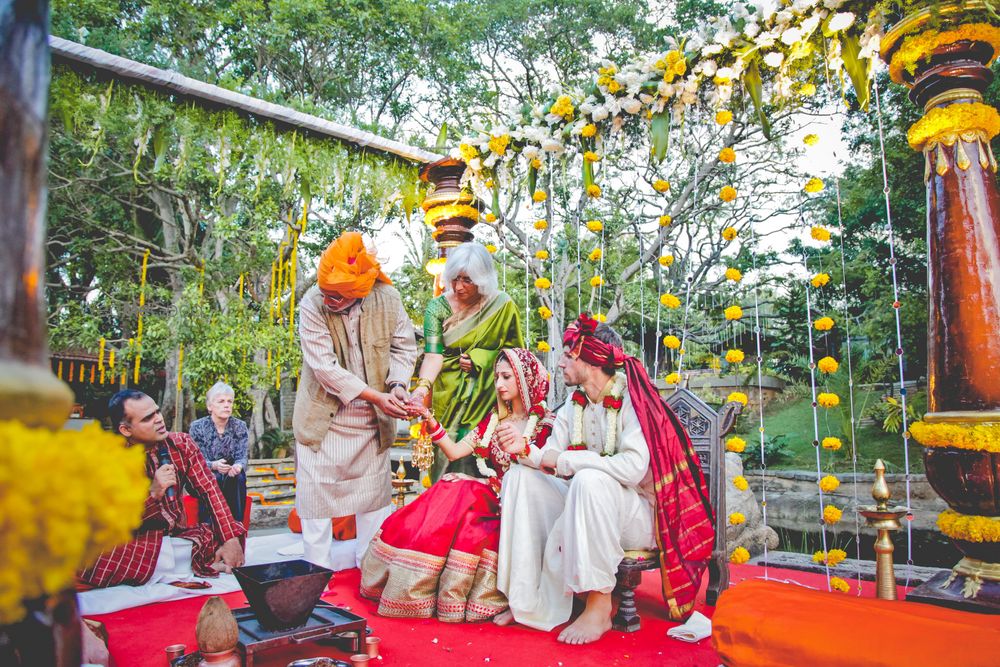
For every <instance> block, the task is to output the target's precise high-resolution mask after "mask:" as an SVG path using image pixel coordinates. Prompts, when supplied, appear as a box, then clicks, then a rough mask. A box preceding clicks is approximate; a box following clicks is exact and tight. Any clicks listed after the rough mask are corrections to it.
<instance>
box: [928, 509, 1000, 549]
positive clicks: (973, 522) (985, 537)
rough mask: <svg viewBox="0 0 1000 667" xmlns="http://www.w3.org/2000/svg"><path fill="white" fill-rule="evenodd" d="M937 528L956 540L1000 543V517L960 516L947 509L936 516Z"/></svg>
mask: <svg viewBox="0 0 1000 667" xmlns="http://www.w3.org/2000/svg"><path fill="white" fill-rule="evenodd" d="M937 527H938V530H940V531H941V532H942V533H944V534H945V535H947V536H948V537H950V538H953V539H956V540H965V541H966V542H1000V517H991V516H976V515H973V514H961V513H959V512H956V511H955V510H951V509H948V510H945V511H943V512H941V514H939V515H938V519H937Z"/></svg>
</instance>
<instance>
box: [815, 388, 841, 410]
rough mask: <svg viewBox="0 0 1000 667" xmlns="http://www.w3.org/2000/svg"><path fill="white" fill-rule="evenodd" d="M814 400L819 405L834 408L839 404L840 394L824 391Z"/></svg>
mask: <svg viewBox="0 0 1000 667" xmlns="http://www.w3.org/2000/svg"><path fill="white" fill-rule="evenodd" d="M816 402H817V403H819V405H820V407H824V408H835V407H837V406H838V405H840V396H837V395H836V394H830V393H826V392H824V393H822V394H819V395H817V396H816Z"/></svg>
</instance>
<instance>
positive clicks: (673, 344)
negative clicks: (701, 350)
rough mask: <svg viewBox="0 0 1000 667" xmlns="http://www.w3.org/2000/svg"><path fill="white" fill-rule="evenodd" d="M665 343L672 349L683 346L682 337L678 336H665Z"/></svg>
mask: <svg viewBox="0 0 1000 667" xmlns="http://www.w3.org/2000/svg"><path fill="white" fill-rule="evenodd" d="M663 344H664V345H666V346H667V348H669V349H671V350H676V349H677V348H679V347H680V346H681V339H680V338H678V337H677V336H664V337H663Z"/></svg>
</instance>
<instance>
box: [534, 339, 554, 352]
mask: <svg viewBox="0 0 1000 667" xmlns="http://www.w3.org/2000/svg"><path fill="white" fill-rule="evenodd" d="M536 347H537V348H538V351H539V352H551V351H552V346H551V345H549V344H548V343H546V342H545V341H544V340H540V341H538V344H537V345H536Z"/></svg>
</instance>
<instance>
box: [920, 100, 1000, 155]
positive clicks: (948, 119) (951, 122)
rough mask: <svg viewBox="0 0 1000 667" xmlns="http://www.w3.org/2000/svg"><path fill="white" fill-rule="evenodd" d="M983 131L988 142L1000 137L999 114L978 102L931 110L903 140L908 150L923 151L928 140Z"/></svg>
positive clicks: (990, 107)
mask: <svg viewBox="0 0 1000 667" xmlns="http://www.w3.org/2000/svg"><path fill="white" fill-rule="evenodd" d="M976 131H978V132H983V133H984V134H985V135H986V137H987V139H992V138H993V137H995V136H997V135H998V134H1000V113H998V112H997V110H996V109H994V108H993V107H992V106H990V105H988V104H982V103H980V102H970V103H968V104H949V105H948V106H945V107H934V108H933V109H931V110H930V111H928V112H927V113H925V114H924V115H923V117H922V118H920V120H918V121H917V122H916V123H914V124H913V125H911V126H910V129H909V130H907V132H906V140H907V142H909V144H910V148H912V149H913V150H915V151H922V150H923V148H924V145H925V144H926V143H928V142H929V141H935V140H937V139H939V138H941V137H942V136H946V135H949V134H958V133H961V132H976Z"/></svg>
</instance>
